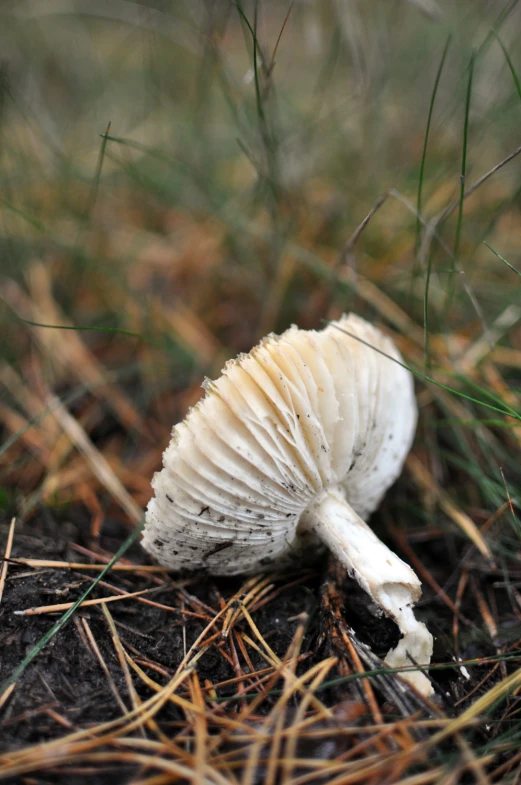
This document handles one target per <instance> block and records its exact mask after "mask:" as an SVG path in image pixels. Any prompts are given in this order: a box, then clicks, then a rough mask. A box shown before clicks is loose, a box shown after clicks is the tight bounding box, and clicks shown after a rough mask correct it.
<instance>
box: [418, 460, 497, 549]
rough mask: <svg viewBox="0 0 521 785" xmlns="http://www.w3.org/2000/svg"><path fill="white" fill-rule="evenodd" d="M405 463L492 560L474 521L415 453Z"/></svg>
mask: <svg viewBox="0 0 521 785" xmlns="http://www.w3.org/2000/svg"><path fill="white" fill-rule="evenodd" d="M406 465H407V468H408V469H409V471H410V472H411V474H412V476H413V477H414V479H415V481H416V482H417V483H418V485H420V486H421V487H422V488H424V489H425V490H428V491H430V492H431V493H433V494H434V495H435V498H436V499H437V500H438V503H439V505H440V507H441V509H442V510H443V512H444V513H445V514H446V515H447V516H448V517H449V518H450V519H451V520H452V521H454V523H455V524H456V525H457V526H458V527H459V528H460V529H461V530H462V531H463V532H465V534H466V535H467V537H468V538H469V540H470V541H471V542H473V543H474V545H475V546H476V548H477V549H478V551H479V552H480V553H481V554H482V555H483V556H485V558H486V559H488V560H489V561H492V560H493V556H492V551H491V549H490V546H489V544H488V543H487V541H486V540H485V538H484V537H483V535H482V534H481V532H480V530H479V529H478V527H477V526H476V524H475V523H474V521H473V520H472V519H471V518H470V517H469V516H468V515H467V514H466V513H464V512H463V510H460V509H459V508H458V506H457V505H456V504H455V502H453V501H452V499H451V498H450V496H449V495H448V494H447V493H446V492H445V491H444V490H443V489H442V488H440V486H439V484H438V483H437V482H436V480H435V479H434V477H433V476H432V474H431V473H430V472H429V471H428V470H427V469H426V468H425V466H424V465H423V464H422V462H421V461H420V460H419V459H418V458H417V457H416V456H415V455H409V457H408V458H407V464H406Z"/></svg>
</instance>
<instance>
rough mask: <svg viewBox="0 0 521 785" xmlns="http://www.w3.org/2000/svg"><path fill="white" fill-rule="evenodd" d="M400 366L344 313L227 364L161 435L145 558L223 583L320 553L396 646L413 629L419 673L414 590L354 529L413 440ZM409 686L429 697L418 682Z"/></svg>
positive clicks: (365, 532)
mask: <svg viewBox="0 0 521 785" xmlns="http://www.w3.org/2000/svg"><path fill="white" fill-rule="evenodd" d="M357 338H359V339H360V340H357ZM372 347H374V348H372ZM375 349H377V350H379V351H375ZM385 355H387V356H385ZM390 358H394V359H395V360H398V362H394V361H393V359H390ZM400 362H401V357H400V354H399V353H398V351H397V349H396V347H395V346H394V344H393V342H392V341H391V340H390V339H389V338H388V337H386V336H384V335H383V334H382V333H381V332H380V331H379V330H377V329H376V328H375V327H373V326H372V325H370V324H368V323H367V322H365V321H364V320H363V319H360V318H359V317H357V316H355V315H353V314H350V315H349V316H344V317H342V319H340V320H339V321H338V322H336V323H332V324H331V325H329V326H328V327H326V329H324V330H322V331H320V332H317V331H314V330H309V331H305V330H299V329H298V328H297V327H291V328H290V329H289V330H287V331H286V332H285V333H283V334H282V335H281V336H276V335H269V336H268V337H267V338H265V339H264V340H263V341H261V343H260V344H259V345H258V346H256V347H255V348H254V349H252V350H251V352H250V353H249V354H247V355H240V356H239V357H238V358H237V359H236V360H232V361H230V362H228V363H227V364H226V366H225V368H224V369H223V373H222V376H221V377H220V378H219V379H218V380H217V381H215V382H212V381H206V382H205V384H204V387H205V389H206V396H205V397H204V399H203V400H202V401H200V402H199V403H198V404H197V405H196V406H194V407H193V408H192V409H191V411H190V412H189V414H188V415H187V417H186V419H185V420H184V421H183V422H182V423H180V424H178V425H176V426H175V428H174V430H173V433H172V439H171V442H170V444H169V446H168V448H167V449H166V451H165V453H164V455H163V464H164V468H163V469H162V470H161V471H160V472H159V473H157V474H156V475H155V477H154V479H153V482H152V485H153V487H154V490H155V496H154V497H153V498H152V500H151V501H150V503H149V505H148V509H147V514H146V527H145V533H144V539H143V545H144V547H145V548H146V550H147V551H149V553H151V554H152V555H153V556H154V557H155V558H156V559H157V560H158V561H159V562H160V563H162V564H164V565H166V566H168V567H170V568H171V569H176V570H191V571H193V570H205V571H207V572H210V573H212V574H217V575H222V574H225V575H233V574H236V573H247V572H255V571H258V570H261V569H265V568H266V567H268V566H273V565H275V566H280V565H282V564H284V563H293V564H301V563H302V562H303V561H310V560H313V559H315V558H316V557H317V555H318V553H319V552H320V550H321V548H322V543H326V544H327V545H328V546H329V547H330V548H331V549H332V550H333V551H334V552H335V554H336V555H337V556H338V557H339V558H340V559H341V560H342V561H343V562H344V564H345V565H346V567H347V569H348V571H349V572H350V573H351V574H352V575H353V576H354V577H355V578H356V579H357V580H358V582H359V583H360V584H361V586H362V587H363V588H364V589H365V590H366V591H367V592H368V593H369V594H370V595H371V597H372V598H373V599H374V601H375V602H376V603H377V604H378V605H379V606H380V607H381V608H383V609H384V610H385V611H386V612H387V613H388V614H389V615H391V616H392V617H393V618H394V619H395V621H396V622H397V623H398V625H399V626H400V629H401V630H402V632H403V633H404V634H405V635H407V634H410V635H411V636H412V634H413V629H412V627H411V624H412V622H411V618H412V620H413V621H414V624H412V626H413V627H414V636H416V637H418V636H419V638H420V639H421V641H419V642H418V641H417V642H416V643H415V644H414V646H412V648H413V649H414V651H412V650H411V647H409V649H408V651H409V653H410V654H411V655H412V656H413V659H414V660H415V661H416V662H418V663H419V664H427V663H428V662H429V661H430V655H431V653H432V637H431V636H430V634H429V633H428V632H427V630H426V628H425V627H424V625H422V624H421V623H420V622H417V621H416V619H415V618H414V616H413V614H412V611H410V607H411V605H412V604H414V602H416V601H417V600H418V599H419V597H420V595H421V587H420V581H419V580H418V578H417V576H416V575H415V573H414V572H413V571H412V570H411V568H410V567H408V565H406V564H405V563H404V562H403V561H402V560H401V559H399V558H398V557H397V556H396V555H395V554H393V553H392V551H390V550H389V549H388V548H387V547H386V546H385V545H384V544H383V543H381V542H380V540H378V538H377V537H376V535H374V533H373V532H372V530H371V529H370V528H369V527H368V526H367V524H365V523H364V519H365V518H367V516H369V515H370V513H371V512H372V511H373V510H374V509H376V507H377V506H378V504H379V502H380V500H381V498H382V496H383V495H384V493H385V492H386V490H387V488H388V487H389V486H390V485H391V484H392V483H393V482H394V481H395V479H396V478H397V476H398V475H399V473H400V471H401V469H402V465H403V462H404V460H405V457H406V455H407V453H408V451H409V449H410V446H411V443H412V439H413V436H414V431H415V427H416V419H417V409H416V403H415V398H414V387H413V381H412V376H411V374H410V373H409V372H408V371H407V370H406V369H405V368H404V367H403V366H402V365H400V364H399V363H400ZM393 586H394V587H395V589H394V590H393V588H392V587H393ZM400 587H401V588H400ZM400 592H401V593H400ZM398 595H399V596H398ZM407 609H408V610H407ZM409 617H410V618H409ZM404 640H405V639H403V640H402V641H401V642H400V644H399V646H398V647H397V648H396V649H395V650H394V652H397V651H398V649H399V648H400V646H401V649H403V650H404V649H405V647H404ZM410 642H411V644H412V643H413V637H410ZM404 656H405V650H404V651H403V655H399V656H398V660H400V658H401V660H403V658H404ZM387 659H388V661H389V655H388V658H387ZM391 659H392V658H391ZM393 664H395V665H396V664H397V662H396V656H395V658H394V662H393ZM402 664H405V665H410V664H411V663H410V661H409V660H408V659H406V660H405V661H404V662H403V663H402ZM408 678H409V681H413V682H414V683H416V682H419V684H418V683H417V684H416V686H419V688H420V689H422V690H423V691H424V692H426V693H428V692H429V691H430V684H429V682H428V681H427V679H426V678H425V677H424V676H423V675H422V674H421V673H419V672H415V673H414V676H413V677H411V676H410V675H408ZM422 680H424V681H425V682H426V683H427V684H425V683H424V681H422ZM427 685H428V687H427Z"/></svg>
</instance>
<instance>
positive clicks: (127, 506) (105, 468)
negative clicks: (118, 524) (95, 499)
mask: <svg viewBox="0 0 521 785" xmlns="http://www.w3.org/2000/svg"><path fill="white" fill-rule="evenodd" d="M48 404H49V406H50V407H52V413H53V415H54V417H56V419H57V421H58V422H59V424H60V425H61V427H62V428H63V430H64V431H65V433H66V434H67V435H68V436H69V438H70V439H71V441H72V442H73V444H74V445H75V446H76V448H77V449H78V450H79V451H80V452H81V453H82V454H83V455H84V457H85V458H86V460H87V462H88V464H89V466H90V468H91V470H92V472H93V474H94V475H95V476H96V477H97V478H98V480H99V481H100V482H101V484H102V485H103V486H104V487H105V488H106V489H107V490H108V491H109V493H110V494H111V495H112V496H113V497H114V499H115V500H116V501H117V502H118V503H119V504H120V506H121V507H122V508H123V510H125V512H126V513H127V515H128V516H129V518H130V520H131V521H133V522H134V523H139V522H140V521H141V519H142V517H143V513H142V510H140V508H139V507H138V506H137V504H136V503H135V501H134V500H133V499H132V497H131V496H130V495H129V493H128V491H127V490H126V489H125V488H124V487H123V485H122V484H121V482H120V481H119V479H118V478H117V477H116V475H115V474H114V472H113V471H112V469H111V467H110V466H109V464H108V463H107V461H106V459H105V458H104V457H103V455H102V454H101V453H100V451H99V450H98V449H97V448H96V447H95V446H94V445H93V444H92V442H91V440H90V439H89V437H88V436H87V434H86V433H85V431H84V430H83V428H82V427H81V426H80V424H79V423H78V421H77V420H75V419H74V417H72V416H71V415H70V414H69V412H68V411H67V409H66V408H65V406H63V404H62V403H61V402H60V400H59V399H58V398H56V396H51V397H50V399H49V401H48Z"/></svg>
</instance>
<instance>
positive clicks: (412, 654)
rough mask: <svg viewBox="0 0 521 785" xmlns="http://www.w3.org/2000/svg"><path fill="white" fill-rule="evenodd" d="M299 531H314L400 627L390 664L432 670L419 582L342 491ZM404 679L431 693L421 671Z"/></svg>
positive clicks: (333, 491) (327, 498)
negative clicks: (418, 609)
mask: <svg viewBox="0 0 521 785" xmlns="http://www.w3.org/2000/svg"><path fill="white" fill-rule="evenodd" d="M301 526H302V527H303V528H304V529H309V530H312V531H314V532H315V533H316V534H317V535H318V537H320V539H321V540H322V541H323V542H325V543H326V544H327V545H328V547H329V548H330V550H331V551H332V552H333V553H334V554H335V556H337V558H338V559H339V560H340V561H341V562H342V564H344V565H345V567H346V568H347V570H348V572H349V574H350V575H351V576H352V577H353V578H355V579H356V581H357V582H358V583H359V584H360V586H361V587H362V588H363V589H364V590H365V591H366V592H367V593H368V594H369V595H370V597H371V598H372V599H373V600H374V602H375V603H376V604H377V605H378V606H379V607H380V608H381V609H382V610H384V611H385V613H387V614H388V615H389V616H390V617H391V618H392V619H393V621H395V622H396V624H397V625H398V628H399V630H400V632H401V633H402V636H403V637H402V638H401V640H400V641H399V643H398V645H397V646H396V647H395V648H394V649H391V650H390V651H389V652H388V654H387V656H386V658H385V662H386V664H387V665H389V666H390V667H392V668H401V667H409V668H410V667H411V666H412V665H413V664H417V665H420V666H421V665H428V664H429V663H430V660H431V656H432V649H433V638H432V635H431V634H430V632H429V631H428V629H427V627H426V626H425V624H423V622H420V621H418V620H417V619H416V617H415V615H414V612H413V610H412V607H413V605H414V603H415V602H417V601H418V600H419V599H420V596H421V584H420V581H419V579H418V577H417V575H416V574H415V573H414V571H413V570H412V569H411V568H410V567H409V565H408V564H406V563H405V562H403V561H402V560H401V559H400V558H399V557H398V556H397V555H396V554H395V553H393V552H392V551H391V550H390V549H389V548H388V547H387V546H386V545H384V543H383V542H381V540H379V539H378V537H377V536H376V534H375V533H374V532H373V531H372V529H371V528H370V527H369V526H368V525H367V524H366V523H365V521H363V520H362V518H360V516H359V515H357V514H356V512H355V511H354V510H353V509H352V507H351V506H350V505H349V504H348V502H347V500H346V496H345V493H344V491H343V489H342V488H341V487H339V486H337V487H334V488H329V489H328V490H327V491H326V492H324V493H323V495H322V496H320V497H318V498H317V499H316V501H315V502H314V503H313V504H312V505H311V506H310V507H309V508H308V509H307V510H306V512H305V513H304V515H303V516H302V519H301ZM402 678H403V679H405V680H406V681H408V682H409V684H412V685H413V686H414V687H416V689H418V690H419V691H420V692H421V693H423V694H424V695H425V694H427V695H429V694H430V693H431V692H432V688H431V685H430V682H429V680H428V679H427V677H426V676H425V675H424V674H423V673H422V672H421V671H419V670H417V671H408V672H404V673H403V674H402Z"/></svg>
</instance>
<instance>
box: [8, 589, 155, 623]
mask: <svg viewBox="0 0 521 785" xmlns="http://www.w3.org/2000/svg"><path fill="white" fill-rule="evenodd" d="M154 589H155V586H154V588H153V589H141V591H133V592H130V593H129V594H113V595H112V596H111V597H98V598H97V599H94V600H85V602H82V603H81V605H80V608H87V607H90V606H92V605H101V603H103V602H116V600H129V599H131V598H132V597H141V596H142V595H143V594H147V592H151V591H154ZM74 604H75V603H74V602H61V603H59V604H57V605H40V606H37V607H36V608H27V609H26V610H23V611H13V613H15V614H16V615H17V616H38V615H40V614H42V613H56V612H57V611H66V610H68V609H69V608H72V606H73V605H74Z"/></svg>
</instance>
